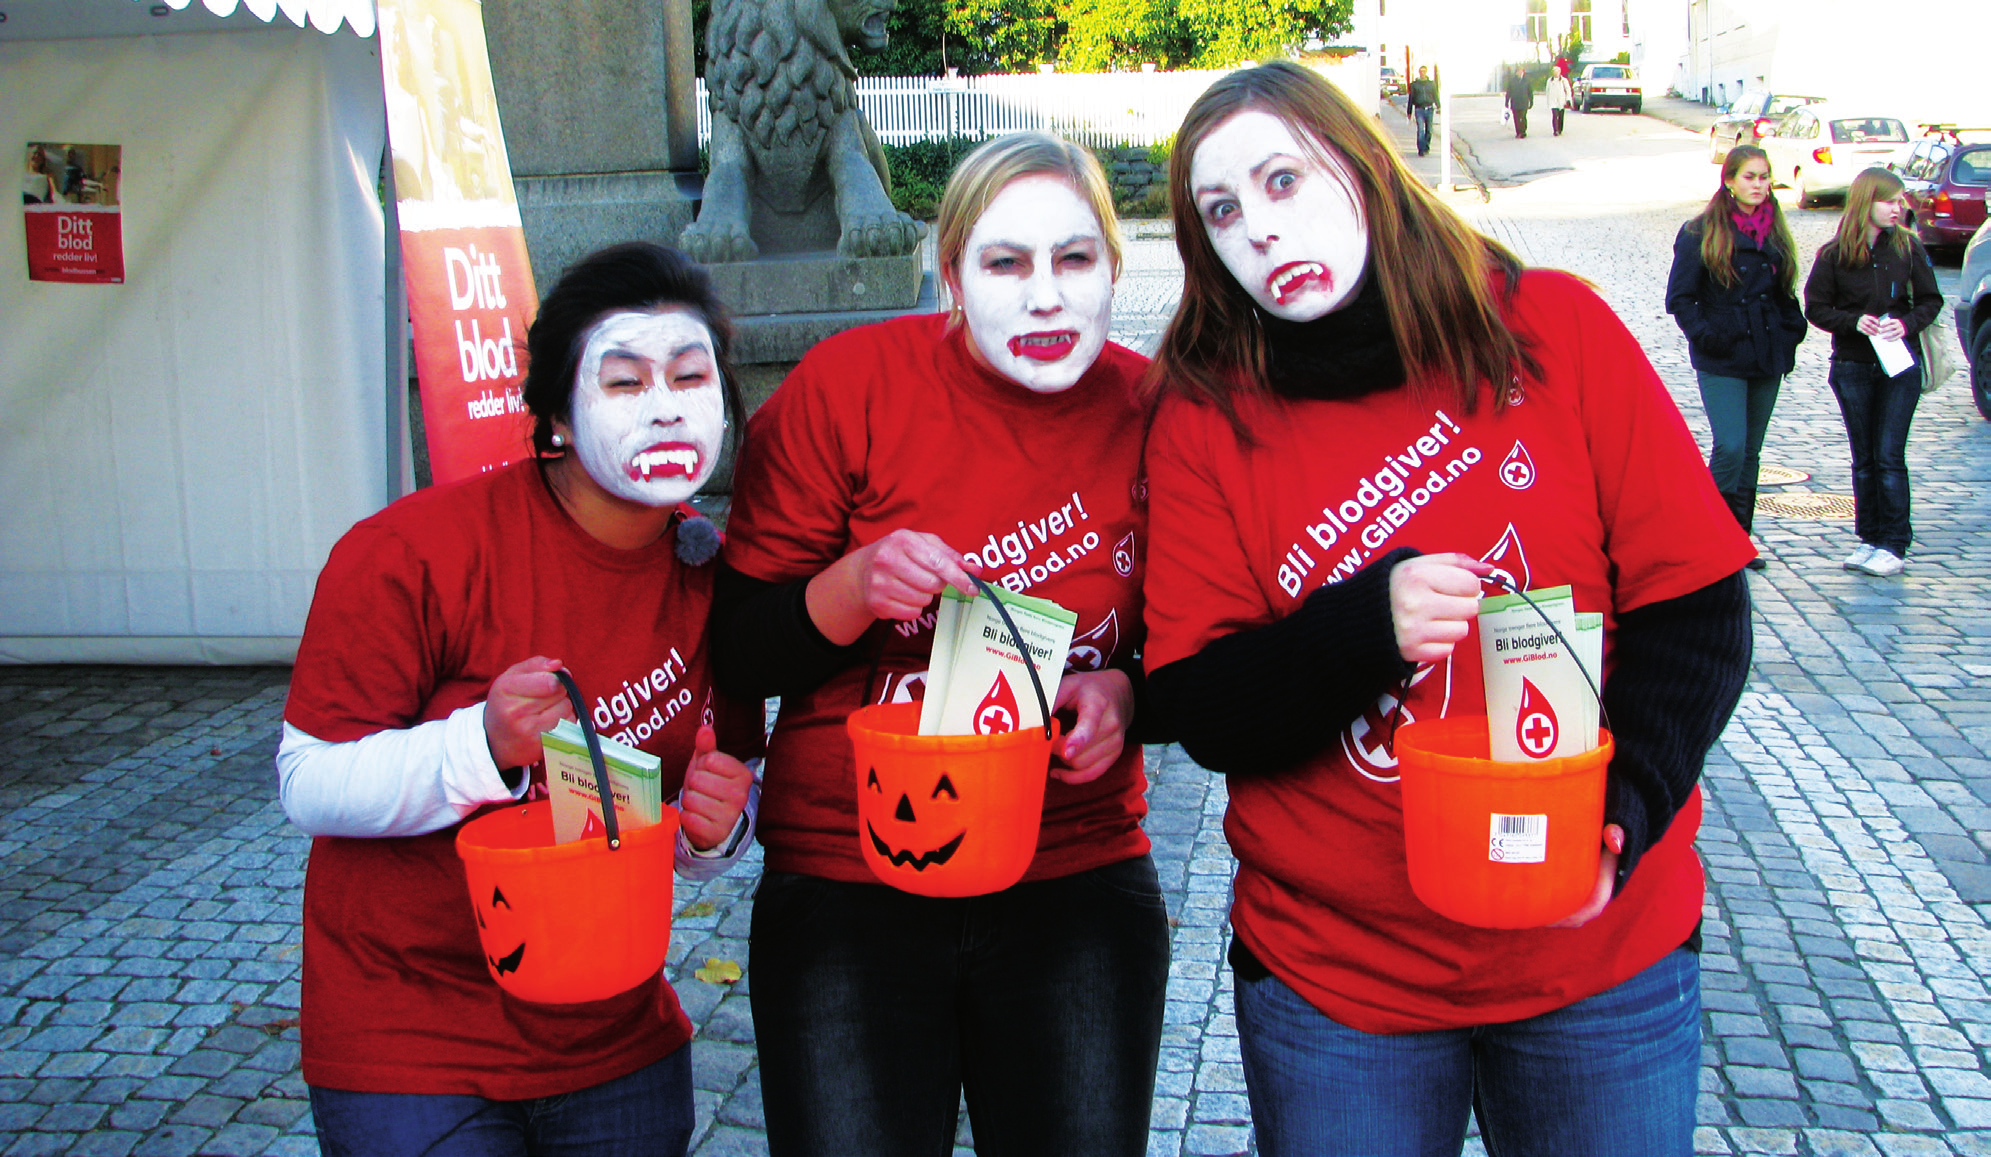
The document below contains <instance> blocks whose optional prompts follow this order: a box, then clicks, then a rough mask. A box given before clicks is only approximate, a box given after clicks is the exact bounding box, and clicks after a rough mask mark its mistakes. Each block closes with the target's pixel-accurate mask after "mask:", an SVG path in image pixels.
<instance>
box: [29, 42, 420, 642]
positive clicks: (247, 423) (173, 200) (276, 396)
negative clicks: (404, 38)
mask: <svg viewBox="0 0 1991 1157" xmlns="http://www.w3.org/2000/svg"><path fill="white" fill-rule="evenodd" d="M382 122H383V113H382V110H381V98H380V70H379V63H378V60H377V58H376V57H375V56H374V51H373V45H372V43H371V42H369V41H362V40H359V39H358V38H357V37H354V36H352V35H350V34H344V33H342V34H340V35H337V36H326V35H323V34H320V33H318V32H314V31H309V30H302V31H299V30H292V29H260V28H259V29H258V30H255V31H242V32H214V33H195V34H185V35H172V36H143V37H128V38H118V39H102V40H44V41H25V42H11V43H0V141H15V142H25V141H34V140H41V141H62V142H76V143H91V144H117V145H122V146H123V150H124V152H123V157H122V163H123V179H122V185H121V200H122V202H123V229H124V240H125V271H126V280H125V283H124V284H123V285H67V284H53V283H46V282H30V281H28V280H27V277H26V257H25V253H24V238H23V230H22V226H21V225H20V224H19V219H18V218H16V220H15V222H14V223H12V224H9V225H6V226H4V227H0V412H4V413H5V415H6V420H5V422H4V424H0V495H4V496H5V500H4V502H0V661H15V662H21V661H29V662H39V661H62V660H94V661H109V662H132V661H140V662H143V661H158V662H200V661H244V660H254V661H281V660H284V659H287V658H288V656H289V655H290V654H291V653H292V651H293V650H294V648H295V641H296V638H297V636H298V635H299V634H300V633H301V632H302V629H303V625H304V614H305V611H306V609H307V608H308V606H309V601H310V597H311V590H312V586H313V583H314V581H315V579H316V576H317V572H318V569H319V568H320V567H321V566H322V565H323V563H324V559H325V555H326V552H327V551H328V550H329V549H330V547H331V544H332V542H333V541H334V540H336V539H337V537H338V536H339V535H340V534H341V533H343V532H344V531H345V529H346V528H347V527H348V526H349V525H350V524H351V523H352V522H353V521H354V520H356V519H358V518H360V517H362V516H364V515H366V514H367V513H370V512H371V511H372V510H374V509H376V508H377V507H378V506H379V505H380V504H381V502H382V500H383V497H384V485H383V480H384V478H385V475H386V466H385V459H386V454H385V450H384V442H385V417H384V415H385V403H384V399H383V393H384V384H383V383H384V379H385V376H386V371H385V366H384V351H383V345H384V339H383V332H384V322H383V313H384V304H383V296H382V294H383V286H382V260H381V254H382V249H381V244H382V224H381V213H380V207H379V203H378V201H377V199H376V197H375V192H374V184H375V179H376V173H377V166H378V163H379V157H380V147H381V133H382ZM19 159H20V156H19V150H16V151H15V154H14V163H16V164H18V163H19Z"/></svg>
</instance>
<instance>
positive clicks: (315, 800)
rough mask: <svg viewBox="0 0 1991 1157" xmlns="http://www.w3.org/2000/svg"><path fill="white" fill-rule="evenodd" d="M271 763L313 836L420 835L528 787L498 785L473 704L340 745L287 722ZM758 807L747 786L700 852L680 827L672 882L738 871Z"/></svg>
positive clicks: (288, 803)
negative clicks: (721, 838) (723, 826)
mask: <svg viewBox="0 0 1991 1157" xmlns="http://www.w3.org/2000/svg"><path fill="white" fill-rule="evenodd" d="M276 763H277V778H278V785H279V786H278V790H279V793H280V795H281V796H282V799H283V810H284V814H285V815H286V816H288V817H290V822H291V823H294V824H296V825H297V826H298V827H299V828H302V829H303V830H304V831H305V832H307V833H309V834H310V835H313V836H344V837H349V838H358V839H377V838H382V837H391V836H419V835H425V834H427V833H429V832H434V831H440V830H442V829H443V828H446V827H449V826H450V825H452V824H455V823H457V822H459V821H461V820H462V819H463V818H464V817H465V816H468V815H469V814H470V813H472V812H474V811H476V810H477V809H478V808H480V807H483V806H485V805H486V804H494V803H508V802H511V801H513V800H518V799H522V798H524V796H525V792H526V787H527V783H526V781H525V779H524V777H520V781H519V786H518V788H517V789H516V790H514V789H512V788H510V787H507V786H506V784H505V780H504V777H503V776H502V775H500V774H499V772H498V765H497V762H496V761H495V760H493V759H492V758H491V748H490V744H489V742H488V741H487V740H486V738H485V734H484V705H483V704H482V703H473V704H471V705H470V706H468V707H461V708H458V709H457V710H455V711H453V712H451V713H450V714H449V715H448V716H447V717H446V718H443V719H436V720H431V721H430V722H427V723H418V724H416V725H415V726H413V727H407V728H398V729H389V730H385V731H376V732H374V733H373V734H372V735H368V736H364V737H362V738H359V739H355V740H351V741H349V742H345V743H333V742H329V741H327V740H323V739H319V738H317V737H316V736H314V735H311V734H310V733H308V732H305V731H302V730H300V729H298V728H296V727H293V726H291V724H289V723H288V722H286V723H285V724H284V725H283V741H282V743H281V744H280V745H279V746H278V748H277V759H276ZM672 802H673V803H675V802H676V801H672ZM759 802H760V784H759V783H758V782H756V783H755V784H754V785H753V787H752V789H750V790H749V792H748V795H747V806H746V809H745V810H744V811H743V812H741V814H740V818H739V819H738V820H737V821H736V822H735V823H734V825H733V831H732V833H731V834H730V835H729V836H728V838H727V840H726V841H725V842H723V843H721V844H720V845H719V848H716V849H712V850H711V851H708V852H705V853H699V852H697V851H694V850H693V849H692V847H691V844H690V842H689V841H688V840H687V839H686V838H685V834H684V829H683V828H679V829H678V838H677V849H676V855H675V856H674V857H673V858H674V860H675V861H676V866H677V870H678V874H680V875H682V876H684V877H686V878H687V879H693V880H707V879H711V878H712V877H714V876H719V875H723V874H724V873H725V872H726V870H727V869H729V868H731V867H732V866H733V865H734V864H736V863H738V862H739V860H740V858H741V857H742V856H744V855H745V854H746V852H747V850H748V849H749V848H750V847H751V846H752V843H753V831H754V826H755V824H754V820H755V815H756V813H757V812H758V810H759V808H758V804H759ZM727 853H730V854H727Z"/></svg>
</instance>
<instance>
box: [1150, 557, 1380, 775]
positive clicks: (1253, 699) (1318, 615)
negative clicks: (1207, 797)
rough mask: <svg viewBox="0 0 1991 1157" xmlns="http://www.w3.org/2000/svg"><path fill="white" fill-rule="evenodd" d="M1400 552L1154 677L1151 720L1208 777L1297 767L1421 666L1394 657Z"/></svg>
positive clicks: (1169, 666)
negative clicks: (1394, 588)
mask: <svg viewBox="0 0 1991 1157" xmlns="http://www.w3.org/2000/svg"><path fill="white" fill-rule="evenodd" d="M1417 553H1418V552H1416V551H1414V550H1410V549H1408V548H1405V549H1399V550H1393V551H1391V552H1390V553H1388V554H1386V555H1384V556H1383V557H1381V558H1379V559H1377V560H1375V561H1374V562H1372V563H1370V564H1369V565H1368V566H1366V567H1363V568H1362V569H1361V570H1359V571H1357V572H1356V573H1355V574H1354V575H1352V576H1350V577H1349V578H1348V579H1346V580H1345V581H1342V582H1339V583H1335V584H1333V585H1331V586H1324V587H1321V588H1320V589H1319V590H1316V591H1315V592H1313V593H1312V594H1310V595H1308V596H1307V599H1306V601H1305V602H1304V603H1302V604H1300V609H1299V610H1297V611H1294V612H1293V613H1292V614H1290V615H1288V616H1286V617H1285V618H1283V619H1280V620H1279V621H1278V622H1276V623H1268V624H1266V625H1265V626H1262V627H1255V628H1253V629H1251V630H1247V631H1239V632H1238V633H1236V634H1234V635H1226V636H1224V637H1223V638H1221V639H1217V640H1215V641H1213V642H1211V643H1210V644H1209V645H1208V646H1206V647H1204V648H1203V649H1202V650H1201V651H1199V652H1197V653H1196V654H1194V655H1191V656H1190V657H1188V658H1186V659H1178V660H1177V661H1175V662H1173V663H1170V664H1168V665H1167V666H1165V667H1163V668H1161V669H1160V670H1158V671H1155V672H1153V673H1152V674H1150V675H1149V676H1148V688H1147V692H1148V693H1147V701H1146V702H1145V703H1144V704H1142V707H1143V709H1144V710H1145V712H1146V713H1147V714H1148V715H1149V716H1151V717H1153V718H1155V719H1159V720H1165V721H1166V724H1165V725H1166V726H1167V727H1168V728H1169V730H1171V731H1172V732H1173V733H1174V739H1175V741H1176V742H1178V743H1180V744H1182V747H1183V750H1185V751H1187V752H1188V753H1189V756H1190V758H1192V759H1194V760H1195V761H1196V762H1197V763H1200V764H1202V765H1203V766H1204V767H1207V768H1209V769H1210V770H1211V771H1216V772H1221V773H1223V774H1225V775H1231V774H1235V773H1237V772H1247V771H1257V770H1261V769H1264V770H1270V769H1276V768H1284V767H1290V766H1292V765H1294V764H1296V763H1299V762H1300V761H1301V760H1304V759H1306V758H1307V757H1309V756H1311V755H1314V754H1316V753H1317V752H1319V751H1320V750H1321V749H1322V748H1324V747H1325V746H1326V745H1327V744H1328V743H1330V742H1332V741H1333V739H1334V737H1335V736H1336V735H1338V734H1340V732H1341V730H1342V729H1343V728H1344V727H1346V726H1348V724H1349V722H1350V721H1351V720H1353V719H1354V718H1355V717H1356V716H1357V715H1360V714H1361V713H1362V710H1363V709H1364V708H1366V707H1368V706H1369V705H1370V704H1372V703H1374V702H1375V701H1376V697H1377V696H1378V695H1380V694H1382V693H1383V691H1384V690H1385V689H1386V688H1388V687H1389V686H1390V685H1391V684H1393V683H1396V682H1398V681H1399V680H1402V679H1405V678H1408V677H1409V676H1410V674H1411V672H1413V671H1414V670H1416V667H1415V666H1414V665H1413V664H1410V663H1406V662H1404V661H1403V657H1402V655H1401V654H1400V653H1399V651H1398V649H1397V642H1396V626H1395V623H1394V621H1393V620H1392V619H1391V617H1390V571H1391V570H1392V569H1393V568H1394V567H1395V566H1396V564H1397V563H1399V562H1402V561H1403V560H1404V559H1407V558H1412V557H1415V556H1416V554H1417Z"/></svg>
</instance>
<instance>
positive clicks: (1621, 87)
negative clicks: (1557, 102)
mask: <svg viewBox="0 0 1991 1157" xmlns="http://www.w3.org/2000/svg"><path fill="white" fill-rule="evenodd" d="M1606 105H1609V106H1612V107H1614V108H1622V109H1626V110H1629V111H1631V112H1638V111H1640V110H1641V109H1643V108H1644V107H1645V95H1644V93H1643V92H1642V91H1641V90H1640V88H1639V83H1638V73H1636V72H1634V71H1633V70H1632V66H1631V65H1629V64H1586V65H1584V66H1583V75H1582V76H1579V77H1577V78H1576V107H1577V108H1580V109H1582V110H1583V111H1584V112H1589V111H1590V110H1591V109H1593V108H1603V107H1604V106H1606Z"/></svg>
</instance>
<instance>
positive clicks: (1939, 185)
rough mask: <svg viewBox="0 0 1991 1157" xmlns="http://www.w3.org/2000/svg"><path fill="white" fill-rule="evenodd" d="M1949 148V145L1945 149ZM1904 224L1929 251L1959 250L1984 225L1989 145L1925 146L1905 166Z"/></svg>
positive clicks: (1990, 170)
mask: <svg viewBox="0 0 1991 1157" xmlns="http://www.w3.org/2000/svg"><path fill="white" fill-rule="evenodd" d="M1945 144H1947V147H1945ZM1901 183H1902V185H1903V187H1904V188H1905V190H1906V196H1907V198H1908V223H1909V224H1910V225H1913V226H1914V227H1915V232H1916V234H1917V235H1919V236H1920V237H1921V238H1922V244H1924V245H1926V246H1928V247H1929V248H1931V249H1959V248H1962V247H1963V246H1964V245H1965V244H1967V243H1968V242H1969V241H1970V236H1971V234H1973V233H1975V232H1977V227H1978V226H1979V225H1982V224H1984V193H1985V190H1986V189H1991V144H1964V143H1960V142H1959V143H1948V142H1944V143H1938V144H1935V145H1934V146H1933V147H1931V146H1930V143H1929V142H1924V144H1923V145H1922V146H1920V147H1917V148H1916V150H1915V153H1914V155H1913V156H1911V157H1910V158H1909V160H1908V163H1907V164H1906V165H1905V166H1903V168H1902V172H1901Z"/></svg>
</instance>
